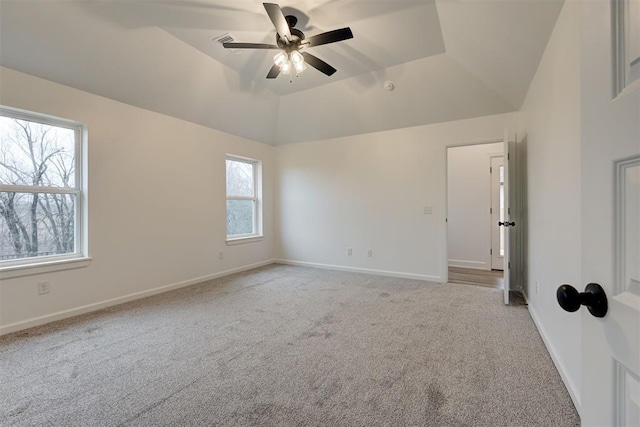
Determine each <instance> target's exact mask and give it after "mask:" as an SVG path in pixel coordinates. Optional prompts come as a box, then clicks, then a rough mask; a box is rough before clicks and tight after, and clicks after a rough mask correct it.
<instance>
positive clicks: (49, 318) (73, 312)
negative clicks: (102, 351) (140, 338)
mask: <svg viewBox="0 0 640 427" xmlns="http://www.w3.org/2000/svg"><path fill="white" fill-rule="evenodd" d="M274 262H275V261H274V260H268V261H262V262H258V263H255V264H250V265H245V266H242V267H238V268H233V269H231V270H225V271H221V272H219V273H213V274H209V275H206V276H202V277H196V278H194V279H189V280H185V281H183V282H178V283H173V284H170V285H165V286H160V287H158V288H153V289H149V290H146V291H142V292H136V293H133V294H129V295H125V296H122V297H118V298H113V299H110V300H106V301H101V302H96V303H93V304H89V305H85V306H82V307H77V308H72V309H69V310H64V311H59V312H57V313H53V314H48V315H46V316H40V317H35V318H33V319H29V320H23V321H20V322H16V323H11V324H8V325H4V326H0V336H2V335H6V334H10V333H12V332H17V331H21V330H23V329H28V328H33V327H34V326H40V325H44V324H46V323H51V322H55V321H57V320H62V319H67V318H69V317H74V316H79V315H81V314H86V313H90V312H92V311H97V310H101V309H103V308H107V307H112V306H114V305H118V304H123V303H125V302H129V301H134V300H137V299H141V298H146V297H150V296H153V295H157V294H161V293H164V292H169V291H173V290H175V289H180V288H184V287H187V286H191V285H195V284H197V283H202V282H206V281H208V280H213V279H217V278H219V277H224V276H228V275H230V274H235V273H240V272H241V271H247V270H253V269H254V268H258V267H263V266H265V265H269V264H273V263H274Z"/></svg>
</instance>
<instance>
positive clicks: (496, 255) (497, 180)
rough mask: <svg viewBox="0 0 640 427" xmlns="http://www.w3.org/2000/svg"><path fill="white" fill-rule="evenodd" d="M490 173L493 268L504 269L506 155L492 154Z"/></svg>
mask: <svg viewBox="0 0 640 427" xmlns="http://www.w3.org/2000/svg"><path fill="white" fill-rule="evenodd" d="M490 163H491V166H490V167H489V174H490V180H491V209H490V214H491V249H490V252H491V269H492V270H500V271H503V270H504V247H505V242H504V227H500V226H499V225H498V224H500V223H501V222H504V220H505V219H504V218H505V217H504V156H492V157H491V159H490Z"/></svg>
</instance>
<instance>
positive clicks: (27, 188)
mask: <svg viewBox="0 0 640 427" xmlns="http://www.w3.org/2000/svg"><path fill="white" fill-rule="evenodd" d="M0 191H11V192H15V193H47V194H80V190H79V189H78V188H71V187H45V186H38V185H0Z"/></svg>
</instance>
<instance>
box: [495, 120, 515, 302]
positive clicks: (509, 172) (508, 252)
mask: <svg viewBox="0 0 640 427" xmlns="http://www.w3.org/2000/svg"><path fill="white" fill-rule="evenodd" d="M503 144H504V221H500V222H499V224H500V226H501V227H502V229H503V230H504V270H503V271H504V282H503V283H504V289H503V292H504V303H505V304H509V290H510V289H511V278H512V276H511V258H512V255H513V252H512V250H513V249H515V248H516V246H515V245H513V242H512V241H511V230H510V229H511V227H514V226H515V225H516V223H515V221H511V200H512V199H513V196H514V194H513V190H514V189H515V188H517V187H516V185H515V182H513V180H514V177H515V173H513V172H514V171H515V169H514V166H515V153H512V151H513V144H510V143H509V130H508V129H505V130H504V139H503ZM514 259H515V258H514Z"/></svg>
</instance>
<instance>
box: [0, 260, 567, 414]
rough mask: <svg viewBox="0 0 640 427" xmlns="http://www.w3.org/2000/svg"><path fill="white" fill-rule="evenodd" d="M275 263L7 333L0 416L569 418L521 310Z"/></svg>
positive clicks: (468, 289)
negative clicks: (79, 315) (87, 313)
mask: <svg viewBox="0 0 640 427" xmlns="http://www.w3.org/2000/svg"><path fill="white" fill-rule="evenodd" d="M501 299H502V293H501V291H499V290H496V289H486V288H480V287H473V286H465V285H437V284H431V283H427V282H420V281H411V280H403V279H394V278H384V277H376V276H369V275H362V274H353V273H343V272H335V271H326V270H316V269H309V268H300V267H289V266H277V265H274V266H269V267H264V268H261V269H257V270H253V271H250V272H246V273H241V274H236V275H233V276H229V277H225V278H222V279H218V280H214V281H211V282H207V283H203V284H200V285H196V286H192V287H189V288H184V289H181V290H178V291H174V292H170V293H166V294H163V295H158V296H155V297H151V298H147V299H144V300H139V301H135V302H132V303H128V304H125V305H121V306H118V307H113V308H110V309H106V310H102V311H100V312H96V313H92V314H89V315H85V316H81V317H77V318H74V319H69V320H66V321H61V322H57V323H54V324H50V325H46V326H43V327H39V328H34V329H31V330H29V331H24V332H21V333H16V334H13V335H9V336H5V337H0V374H1V380H2V381H1V382H0V425H3V426H14V425H16V426H40V425H54V426H117V425H135V426H151V425H153V426H157V425H164V426H182V425H194V426H195V425H197V426H211V425H220V426H249V425H261V426H275V425H277V426H530V425H539V426H552V425H553V426H574V425H579V418H578V415H577V413H576V411H575V409H574V407H573V405H572V403H571V399H570V398H569V395H568V393H567V391H566V389H565V388H564V386H563V384H562V382H561V380H560V377H559V375H558V373H557V371H556V370H555V368H554V366H553V363H552V361H551V359H550V358H549V355H548V354H547V352H546V350H545V347H544V344H543V343H542V341H541V339H540V337H539V335H538V333H537V331H536V329H535V327H534V325H533V323H532V321H531V318H530V317H529V313H528V312H527V309H526V307H524V306H504V305H503V304H502V303H501Z"/></svg>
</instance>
